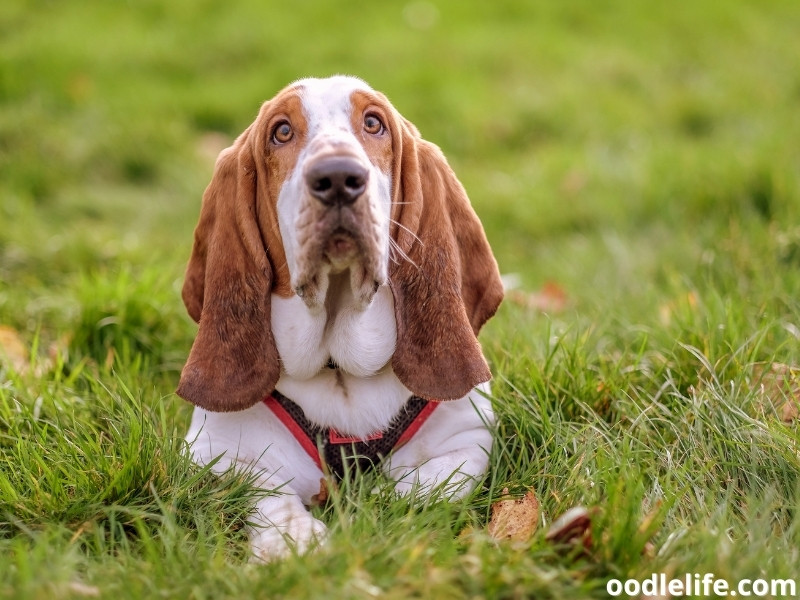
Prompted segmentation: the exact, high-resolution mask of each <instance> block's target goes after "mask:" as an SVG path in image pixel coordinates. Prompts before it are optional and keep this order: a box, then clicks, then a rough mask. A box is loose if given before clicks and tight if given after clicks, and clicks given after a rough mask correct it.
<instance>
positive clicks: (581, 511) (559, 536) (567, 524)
mask: <svg viewBox="0 0 800 600" xmlns="http://www.w3.org/2000/svg"><path fill="white" fill-rule="evenodd" d="M545 539H546V540H548V541H550V542H553V543H556V544H559V545H563V546H575V545H577V544H581V545H582V546H583V548H584V549H585V550H590V549H591V547H592V519H591V512H590V511H589V509H587V508H585V507H583V506H575V507H574V508H570V509H569V510H568V511H567V512H565V513H564V514H563V515H561V516H560V517H559V518H557V519H556V520H555V521H553V524H552V525H550V529H548V530H547V535H545Z"/></svg>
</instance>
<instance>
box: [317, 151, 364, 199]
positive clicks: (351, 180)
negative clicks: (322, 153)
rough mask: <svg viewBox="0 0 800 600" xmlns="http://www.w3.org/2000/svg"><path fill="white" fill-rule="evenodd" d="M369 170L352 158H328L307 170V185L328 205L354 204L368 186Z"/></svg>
mask: <svg viewBox="0 0 800 600" xmlns="http://www.w3.org/2000/svg"><path fill="white" fill-rule="evenodd" d="M368 179H369V171H367V169H366V168H364V167H363V166H361V165H360V164H359V163H358V162H356V161H355V160H353V159H352V158H342V157H334V158H326V159H323V160H320V161H319V162H317V163H316V164H314V165H313V166H312V167H311V168H310V169H308V171H306V185H308V189H309V191H310V192H311V195H312V196H314V197H315V198H316V199H317V200H319V201H320V202H322V203H323V204H325V205H327V206H336V205H344V204H352V203H353V202H355V201H356V199H357V198H358V197H359V196H360V195H361V194H363V193H364V190H365V189H366V188H367V180H368Z"/></svg>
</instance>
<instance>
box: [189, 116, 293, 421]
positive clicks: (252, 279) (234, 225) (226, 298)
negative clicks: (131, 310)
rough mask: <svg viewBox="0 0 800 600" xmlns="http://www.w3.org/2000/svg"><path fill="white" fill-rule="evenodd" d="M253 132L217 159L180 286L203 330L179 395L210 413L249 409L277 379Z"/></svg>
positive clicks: (198, 337) (240, 138) (267, 260)
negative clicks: (250, 138)
mask: <svg viewBox="0 0 800 600" xmlns="http://www.w3.org/2000/svg"><path fill="white" fill-rule="evenodd" d="M253 131H254V128H253V127H251V128H249V129H248V130H247V131H245V132H244V133H243V134H242V135H241V136H239V138H238V139H237V140H236V142H235V143H234V145H233V146H232V147H231V148H228V149H227V150H225V151H223V152H222V153H221V154H220V156H219V158H218V159H217V164H216V167H215V169H214V176H213V178H212V180H211V183H210V184H209V186H208V188H206V191H205V194H203V206H202V209H201V211H200V221H199V223H198V224H197V228H196V229H195V234H194V247H193V249H192V255H191V258H190V259H189V265H188V267H187V269H186V279H185V281H184V284H183V301H184V303H185V304H186V308H187V310H188V311H189V314H190V315H191V317H192V318H193V319H194V320H195V321H197V322H199V324H200V328H199V330H198V333H197V337H196V338H195V340H194V344H193V345H192V350H191V352H190V354H189V358H188V360H187V361H186V365H185V366H184V368H183V372H182V373H181V380H180V384H179V385H178V390H177V393H178V395H179V396H181V397H183V398H185V399H186V400H188V401H189V402H192V403H193V404H196V405H198V406H201V407H203V408H205V409H208V410H213V411H234V410H242V409H245V408H248V407H250V406H252V405H254V404H255V403H257V402H259V401H260V400H262V399H263V398H264V396H265V395H266V394H267V393H269V392H270V391H272V388H273V387H274V385H275V382H276V381H277V380H278V376H279V375H280V366H279V360H278V351H277V349H276V346H275V342H274V340H273V337H272V329H271V326H270V301H269V297H270V291H271V287H272V268H271V265H270V262H269V259H268V256H267V252H266V250H265V248H264V242H263V241H262V234H261V232H260V230H259V226H258V223H257V218H256V180H257V174H256V165H255V160H254V158H253V151H252V144H251V143H250V140H249V137H250V135H251V132H253Z"/></svg>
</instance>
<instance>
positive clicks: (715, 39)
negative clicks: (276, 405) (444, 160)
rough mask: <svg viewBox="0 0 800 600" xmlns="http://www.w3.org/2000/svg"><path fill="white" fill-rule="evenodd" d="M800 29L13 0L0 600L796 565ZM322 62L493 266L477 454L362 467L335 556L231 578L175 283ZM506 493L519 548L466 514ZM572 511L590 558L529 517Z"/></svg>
mask: <svg viewBox="0 0 800 600" xmlns="http://www.w3.org/2000/svg"><path fill="white" fill-rule="evenodd" d="M798 25H800V9H798V7H797V6H796V3H793V2H789V1H785V2H782V1H779V0H772V1H769V2H764V3H760V4H758V5H757V6H756V5H754V4H751V3H746V2H739V1H737V0H734V1H731V2H726V3H718V2H711V1H710V0H709V1H705V0H703V1H699V2H694V3H691V4H689V3H685V4H682V5H680V6H674V5H669V6H667V5H664V6H656V5H652V4H644V3H629V2H622V1H613V0H612V1H611V2H608V3H605V4H604V5H603V7H602V8H600V7H598V6H597V5H596V4H595V3H591V2H583V1H579V0H576V1H574V2H561V3H548V2H538V1H537V2H522V1H517V2H515V1H512V0H503V1H502V2H494V3H458V2H446V1H444V0H442V1H440V2H408V3H405V2H395V1H390V2H383V3H372V4H366V5H363V6H359V7H355V6H353V7H350V8H343V7H342V6H340V5H326V4H323V3H320V2H316V1H315V0H303V1H301V2H296V3H284V4H282V5H275V6H266V5H264V3H261V2H255V1H247V0H244V1H242V2H236V3H227V4H224V5H222V4H219V5H216V4H213V3H208V2H202V3H196V2H188V1H187V0H177V1H175V2H170V3H159V2H149V1H142V2H135V3H109V2H100V1H95V0H89V1H87V2H83V3H81V4H80V5H69V4H68V3H52V2H46V1H42V2H34V3H30V2H28V3H23V2H19V1H10V2H5V3H4V4H3V5H2V7H0V56H2V59H0V103H2V107H3V109H2V111H0V325H2V326H6V327H10V328H12V329H13V330H14V331H15V332H17V333H18V335H19V336H20V337H21V339H22V340H23V342H24V344H25V345H26V347H27V348H28V350H29V356H28V357H24V359H25V361H26V364H27V365H28V367H27V368H23V369H19V368H11V367H10V363H9V361H8V360H6V361H4V362H0V597H7V598H31V599H36V598H48V599H49V598H83V597H97V596H99V597H104V598H106V597H109V598H110V597H114V598H152V597H165V598H197V599H202V598H227V597H230V598H233V597H250V596H257V595H265V594H268V595H269V596H275V597H292V598H295V597H304V598H305V597H307V598H317V597H328V598H330V597H336V598H364V597H372V596H381V597H384V598H409V597H435V598H463V597H474V598H478V597H485V598H523V597H537V598H548V597H550V598H592V597H606V595H607V594H606V587H605V586H606V582H607V581H608V579H610V578H620V579H626V578H629V577H631V578H638V579H644V578H646V577H649V576H650V574H651V573H654V572H664V573H667V574H669V575H670V576H672V575H675V576H677V577H680V576H682V575H683V574H684V573H705V572H712V573H714V574H715V575H716V577H718V578H725V579H727V580H729V581H730V582H736V581H738V580H739V579H742V578H752V579H755V578H767V579H769V578H792V577H796V567H795V565H796V564H797V562H798V558H799V557H798V547H800V524H799V523H800V521H798V519H797V518H796V511H797V507H798V505H800V482H799V481H798V477H799V476H800V454H798V445H800V430H798V424H797V420H796V418H794V419H793V418H791V417H792V415H791V408H792V407H794V406H796V404H797V402H798V400H800V396H799V395H798V394H799V392H798V390H799V389H800V384H798V365H800V344H798V338H800V268H798V267H800V226H799V225H798V223H800V210H798V209H800V163H798V158H797V157H798V156H800V141H799V140H800V121H798V119H797V118H796V115H797V112H798V110H800V58H798V57H800V42H798V38H797V35H796V32H797V27H798ZM334 72H348V73H354V74H357V75H360V76H362V77H364V78H365V79H366V80H368V81H369V82H371V83H372V84H373V85H374V86H375V87H377V88H379V89H381V90H383V91H385V92H386V93H387V94H388V95H389V96H390V98H392V100H393V101H394V103H395V105H396V106H397V107H398V108H400V110H401V111H402V112H403V113H404V114H405V115H406V116H407V117H409V118H410V119H411V120H412V121H414V122H415V123H416V124H417V125H418V126H419V128H420V129H421V131H422V132H423V134H424V135H425V136H426V137H427V138H428V139H431V140H433V141H435V142H436V143H438V144H439V145H441V146H442V148H443V149H444V151H445V153H446V154H447V156H448V157H449V158H450V160H451V163H452V164H453V166H454V168H455V170H456V172H457V173H458V174H459V175H460V177H461V179H462V181H463V182H464V184H465V185H466V187H467V189H468V191H469V192H470V196H471V198H472V201H473V204H474V205H475V207H476V209H477V210H478V212H479V214H480V215H481V217H482V219H483V221H484V224H485V226H486V230H487V233H488V235H489V238H490V241H491V243H492V246H493V248H494V249H495V252H496V254H497V257H498V260H499V262H500V265H501V268H502V270H503V271H504V272H506V273H517V274H518V276H519V279H520V282H521V284H520V285H521V287H520V290H519V293H518V294H517V295H516V296H511V297H509V299H508V300H507V301H506V303H505V304H504V306H503V307H502V308H501V310H500V312H499V314H498V316H497V317H496V318H495V319H494V320H493V321H491V322H490V323H489V324H488V325H487V327H486V329H485V330H484V332H483V334H482V343H483V346H484V349H485V351H486V354H487V356H488V358H489V359H490V362H491V363H492V367H493V371H494V373H495V380H494V386H493V396H494V404H495V408H496V411H497V413H498V417H499V421H498V425H497V431H496V434H495V439H496V444H495V449H494V451H493V454H492V457H491V469H490V472H489V474H488V475H487V478H486V480H485V481H484V483H483V485H481V486H479V488H478V489H477V490H476V492H475V493H474V494H473V495H471V496H470V497H469V498H467V499H466V500H465V501H464V502H461V503H457V504H453V505H451V504H443V503H431V502H425V501H409V500H404V499H397V498H395V497H394V496H393V495H392V494H391V487H390V484H389V482H387V481H385V480H384V479H383V478H381V477H379V476H376V475H374V474H372V475H369V474H368V475H364V476H361V477H359V478H357V479H356V480H355V481H354V482H352V483H351V484H349V485H347V486H345V489H343V490H341V491H340V492H337V493H335V494H334V495H333V498H332V502H331V504H330V506H328V507H327V508H326V509H324V510H320V509H317V510H318V511H319V516H320V517H321V518H322V519H323V520H325V521H326V522H327V523H328V524H329V526H330V528H331V530H332V538H331V543H330V545H329V547H328V548H326V549H324V550H322V551H320V552H319V553H317V554H315V555H313V556H305V557H297V558H293V559H291V560H288V561H285V562H283V563H278V564H272V565H268V566H254V565H250V564H247V562H246V550H247V548H246V540H245V537H244V535H243V533H242V526H243V523H244V519H245V517H246V513H247V506H248V503H249V502H250V501H251V499H252V498H253V496H254V494H257V493H260V492H259V491H258V490H255V489H254V488H253V487H252V485H251V483H250V482H249V481H248V478H247V476H246V475H243V474H233V473H232V474H229V476H226V477H222V478H217V477H214V476H212V475H210V474H209V472H208V471H207V470H203V469H199V468H197V467H196V466H193V465H192V464H191V463H190V462H189V461H188V460H187V458H186V457H185V453H184V452H183V449H184V448H183V442H182V434H183V432H184V431H185V429H186V426H187V421H188V417H189V413H190V408H189V407H188V406H187V405H186V404H185V403H184V402H183V401H181V400H180V399H179V398H177V397H176V396H174V394H173V390H174V387H175V384H176V381H177V377H178V374H179V371H180V368H181V366H182V362H183V360H184V358H185V356H186V354H187V353H188V350H189V347H190V345H191V341H192V339H193V335H194V326H193V325H192V323H191V322H190V320H189V319H188V317H187V316H186V315H185V313H184V309H183V307H182V305H181V301H180V294H179V290H180V285H181V281H182V275H183V268H184V266H185V261H186V260H187V258H188V254H189V250H190V244H191V233H192V228H193V226H194V224H195V222H196V219H197V215H198V210H199V199H200V196H201V194H202V190H203V188H204V186H205V185H206V184H207V182H208V180H209V178H210V173H211V165H212V164H213V157H214V155H215V153H216V151H217V150H218V149H219V148H220V147H222V146H224V145H225V143H227V142H228V141H230V140H231V139H232V138H233V137H234V136H235V135H236V134H237V133H239V132H240V131H241V130H242V129H243V128H244V127H245V126H246V125H247V124H248V123H249V122H250V121H251V120H252V118H253V117H254V115H255V114H256V111H257V109H258V106H259V104H260V103H261V101H263V100H264V99H266V98H268V97H270V96H271V95H272V94H273V93H274V92H275V91H277V90H278V89H279V88H280V87H282V86H283V85H284V84H286V83H287V82H289V81H291V80H293V79H295V78H298V77H301V76H306V75H326V74H330V73H334ZM548 282H549V283H548ZM548 286H549V287H548ZM553 289H556V290H558V291H559V293H560V294H563V298H561V299H559V300H558V301H554V299H553V298H552V297H549V296H548V293H552V290H553ZM547 290H550V292H548V291H547ZM542 306H544V310H542V309H541V307H542ZM534 307H540V308H534ZM786 411H789V412H788V413H787V412H786ZM506 487H507V488H509V489H510V490H511V491H512V492H514V493H522V492H523V491H524V490H527V489H529V488H532V489H533V490H534V491H535V493H536V495H537V497H538V498H539V501H540V503H541V509H542V516H541V523H540V526H539V528H538V530H537V532H536V533H535V534H534V536H533V537H532V539H531V540H530V541H529V542H526V543H522V544H505V543H497V542H495V541H493V540H492V539H490V538H489V536H488V535H487V533H486V523H487V520H488V518H489V514H490V506H491V503H492V502H493V501H494V500H496V499H497V498H498V497H500V496H501V495H502V490H503V489H504V488H506ZM374 489H377V490H378V493H373V490H374ZM575 505H584V506H587V507H589V508H591V509H592V510H593V511H594V512H593V517H592V519H593V523H592V529H593V539H594V545H593V547H592V550H591V551H590V552H588V553H585V554H579V553H576V552H572V553H570V552H567V553H564V552H563V551H562V550H561V549H559V548H557V547H555V546H554V545H553V544H552V543H550V542H548V541H547V540H546V539H545V533H546V530H547V527H548V525H549V523H551V522H552V521H553V519H554V518H555V517H557V516H558V515H560V514H561V513H563V512H564V511H565V510H567V509H569V508H571V507H573V506H575Z"/></svg>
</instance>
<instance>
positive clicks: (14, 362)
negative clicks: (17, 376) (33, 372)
mask: <svg viewBox="0 0 800 600" xmlns="http://www.w3.org/2000/svg"><path fill="white" fill-rule="evenodd" d="M0 362H3V363H5V364H8V365H9V366H10V367H11V368H12V369H14V370H15V371H16V372H18V373H21V372H23V371H25V370H27V368H28V365H29V364H30V363H29V362H28V348H27V347H26V346H25V344H24V343H23V342H22V338H21V337H20V336H19V333H17V330H16V329H14V328H13V327H8V326H7V325H0Z"/></svg>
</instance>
